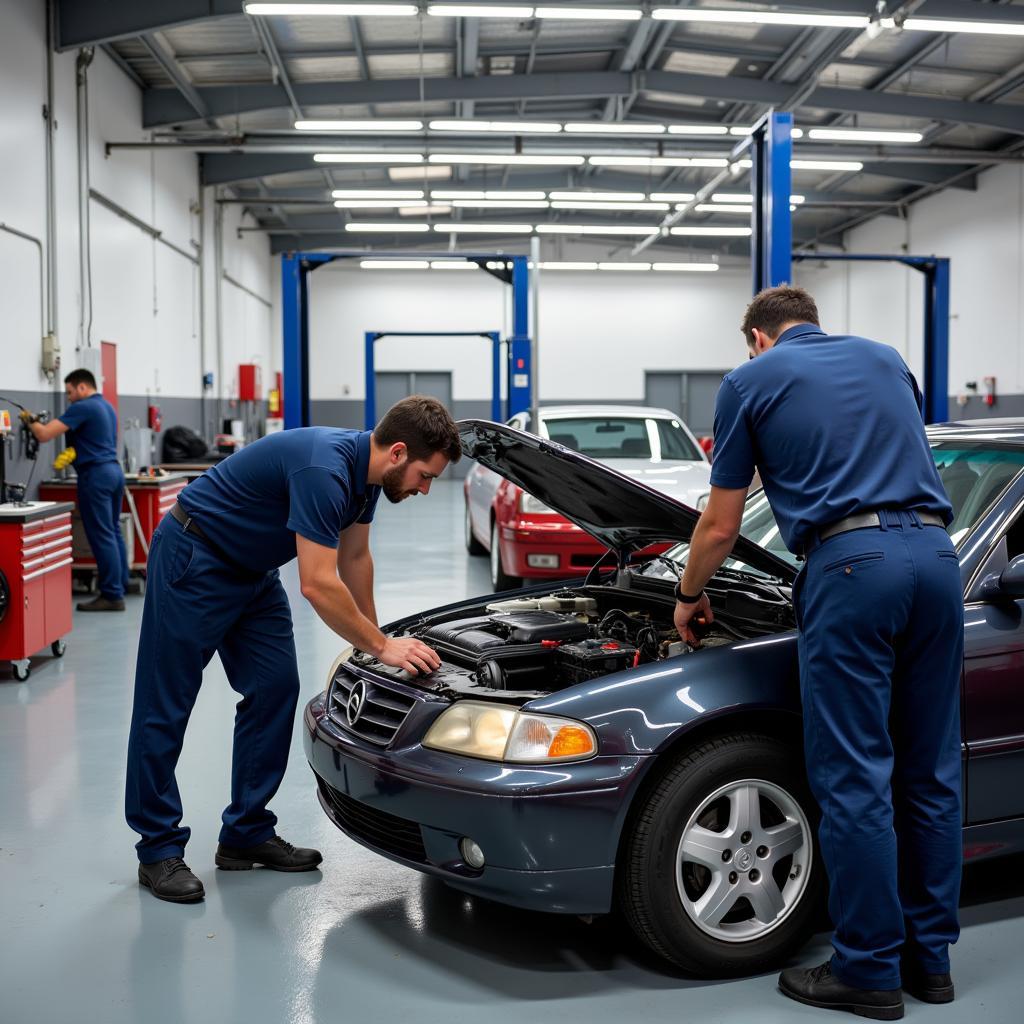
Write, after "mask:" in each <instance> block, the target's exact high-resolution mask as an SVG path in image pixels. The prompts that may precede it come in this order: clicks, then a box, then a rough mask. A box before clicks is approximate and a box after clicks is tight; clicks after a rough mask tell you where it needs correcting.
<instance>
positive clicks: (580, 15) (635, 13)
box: [534, 7, 644, 21]
mask: <svg viewBox="0 0 1024 1024" xmlns="http://www.w3.org/2000/svg"><path fill="white" fill-rule="evenodd" d="M534 13H535V14H536V16H537V17H538V18H562V19H565V20H573V21H575V20H579V21H639V20H640V19H641V18H642V17H643V16H644V12H643V11H641V10H639V9H638V8H636V7H538V8H537V9H536V11H535V12H534Z"/></svg>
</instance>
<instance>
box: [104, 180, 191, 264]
mask: <svg viewBox="0 0 1024 1024" xmlns="http://www.w3.org/2000/svg"><path fill="white" fill-rule="evenodd" d="M89 198H90V199H94V200H95V201H96V202H97V203H99V204H100V206H103V207H105V208H106V209H108V210H109V211H110V212H111V213H114V214H116V215H117V216H118V217H120V218H121V219H122V220H126V221H128V223H129V224H132V225H134V226H135V227H137V228H138V229H139V230H140V231H143V232H145V233H146V234H147V235H149V237H150V238H153V239H155V240H156V241H158V242H160V243H161V244H162V245H166V246H167V248H168V249H170V250H171V251H172V252H176V253H177V254H178V255H179V256H184V257H185V259H187V260H188V261H189V262H190V263H195V264H198V263H199V257H198V256H197V255H196V254H195V253H193V252H189V251H188V250H187V249H182V248H181V246H180V245H175V244H174V242H171V241H168V240H167V239H166V238H164V233H163V232H162V231H161V230H160V229H159V228H155V227H153V225H152V224H147V223H146V221H144V220H143V219H142V218H141V217H136V216H135V214H134V213H132V212H131V211H130V210H126V209H125V208H124V207H123V206H119V205H118V204H117V203H115V202H114V200H113V199H110V198H109V197H108V196H105V195H104V194H103V193H102V192H97V191H96V189H94V188H91V189H89Z"/></svg>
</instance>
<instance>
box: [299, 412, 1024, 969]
mask: <svg viewBox="0 0 1024 1024" xmlns="http://www.w3.org/2000/svg"><path fill="white" fill-rule="evenodd" d="M460 430H461V433H462V442H463V448H464V450H465V452H466V454H467V455H468V456H469V457H470V458H473V459H475V460H477V461H479V462H481V463H483V464H484V465H485V466H487V467H488V468H490V469H493V470H495V471H496V472H498V473H500V474H501V475H503V476H505V477H507V478H508V479H509V480H511V481H512V482H513V483H515V484H517V485H519V486H520V487H522V488H523V489H524V490H526V491H528V492H529V493H530V494H533V495H534V496H535V497H536V498H538V499H539V500H540V501H542V502H544V504H546V505H548V506H550V507H551V508H554V509H555V510H556V511H558V512H560V513H562V514H563V515H564V516H566V517H567V518H568V519H570V520H571V521H573V522H575V523H576V524H577V525H579V526H580V527H581V528H583V529H584V530H586V531H587V532H588V533H590V534H591V535H592V536H594V537H596V538H597V539H598V540H599V541H600V542H601V543H602V544H604V545H605V546H606V547H607V548H608V549H609V559H608V562H607V564H604V565H600V566H597V567H595V568H594V570H593V571H592V572H591V574H590V575H589V577H588V578H587V579H586V580H585V581H583V582H582V583H579V582H573V583H571V584H564V585H562V586H554V585H552V584H550V583H549V584H547V585H545V586H541V587H534V588H532V589H529V590H522V591H519V592H517V593H516V594H515V596H512V597H508V598H507V599H504V600H495V599H494V597H495V595H488V596H487V597H481V598H478V599H475V600H469V601H464V602H461V603H459V604H455V605H449V606H448V607H445V608H439V609H434V610H431V611H427V612H422V613H419V614H416V615H412V616H410V617H408V618H406V619H403V620H401V621H399V622H396V623H393V624H392V625H390V626H388V627H386V632H388V633H390V634H396V635H415V636H417V637H420V638H421V639H423V640H424V641H425V642H427V643H428V644H430V645H431V646H432V647H433V648H434V649H435V650H436V651H437V652H438V653H439V654H440V655H441V658H442V666H441V668H440V669H439V670H438V671H436V672H434V673H433V674H432V675H430V676H427V677H422V678H411V677H409V676H407V675H406V674H405V673H404V672H402V671H401V670H397V669H391V668H388V667H386V666H384V665H381V664H380V663H379V662H377V661H375V660H374V659H373V658H372V657H370V656H369V655H367V654H365V653H361V652H353V651H348V652H346V653H345V654H344V655H343V656H342V657H340V658H339V659H338V661H337V662H336V663H335V665H334V666H333V667H332V669H331V672H330V675H329V680H328V686H327V690H326V691H325V692H324V693H323V694H321V695H320V696H318V697H316V698H315V699H314V700H313V701H311V702H310V703H309V704H308V705H307V707H306V709H305V726H306V728H305V746H306V755H307V758H308V760H309V763H310V765H311V766H312V768H313V771H314V773H315V775H316V781H317V786H318V792H319V798H320V802H321V804H322V806H323V808H324V810H325V811H326V813H327V814H328V816H329V817H330V818H331V820H332V821H333V822H334V823H335V824H336V825H337V826H338V827H339V828H340V829H341V830H342V831H344V832H345V833H346V834H347V835H348V836H350V837H351V838H352V839H354V840H356V841H357V842H360V843H362V844H363V845H365V846H367V847H369V848H370V849H372V850H375V851H377V852H378V853H380V854H382V855H383V856H386V857H389V858H391V859H393V860H397V861H399V862H400V863H403V864H406V865H408V866H409V867H412V868H415V869H417V870H419V871H423V872H427V873H429V874H432V875H436V876H438V877H440V878H442V879H443V880H444V881H445V882H447V883H448V884H450V885H452V886H454V887H456V888H458V889H461V890H464V891H466V892H469V893H474V894H476V895H479V896H484V897H488V898H491V899H494V900H499V901H501V902H504V903H509V904H513V905H515V906H519V907H527V908H532V909H536V910H543V911H550V912H560V913H571V914H580V915H595V914H605V913H608V912H610V911H612V910H613V909H618V910H619V911H620V912H621V913H622V915H623V916H624V918H625V919H626V920H627V921H628V922H629V924H630V925H631V927H632V928H633V930H634V931H635V932H636V934H637V935H638V936H639V937H640V938H641V939H642V940H643V941H644V942H645V943H647V944H648V945H649V946H650V947H651V948H652V949H653V950H655V951H656V952H657V953H659V954H660V955H661V956H663V957H664V958H666V959H667V960H669V961H671V962H672V963H674V964H675V965H677V966H679V967H681V968H683V969H685V970H687V971H690V972H692V973H694V974H698V975H701V976H705V977H708V976H728V975H736V974H744V973H752V972H756V971H761V970H764V969H766V968H768V967H770V966H772V965H774V964H777V963H778V962H779V961H781V960H783V959H784V958H786V957H787V956H789V955H790V954H791V953H793V952H794V950H795V949H796V948H797V947H798V946H799V945H800V944H801V943H802V942H803V941H804V940H805V938H806V936H807V934H808V932H809V930H810V928H811V926H812V924H813V922H814V919H815V915H816V914H817V913H818V912H819V907H820V905H821V895H822V893H823V891H824V890H823V882H824V879H823V869H822V865H821V859H820V857H819V855H818V852H817V845H816V838H815V819H816V814H817V811H816V807H815V804H814V801H813V800H812V798H811V796H810V793H809V792H808V788H807V783H806V780H805V777H804V771H803V754H802V750H801V738H800V736H801V722H800V705H799V690H798V683H797V654H796V633H795V623H794V619H793V608H792V601H791V585H792V582H793V580H794V578H795V576H796V573H797V571H798V569H799V564H798V563H797V562H796V560H795V559H794V558H793V556H791V555H790V554H789V553H788V552H787V551H786V550H785V548H784V547H783V545H782V542H781V539H780V538H779V534H778V528H777V526H776V524H775V521H774V519H773V518H772V515H771V509H770V508H769V507H768V504H767V501H766V500H765V498H764V496H763V495H762V494H754V495H752V497H751V498H750V499H749V501H748V505H747V509H746V513H745V515H744V521H743V529H742V534H741V537H740V539H739V541H738V542H737V544H736V546H735V548H734V549H733V552H732V556H731V558H730V559H729V560H728V561H727V563H726V564H725V566H723V568H722V569H721V570H720V571H719V573H718V574H717V575H716V576H715V577H714V579H713V580H712V581H711V584H710V585H709V587H708V594H709V596H710V598H711V603H712V606H713V608H714V612H715V621H714V624H713V625H712V626H711V627H710V628H708V629H707V630H706V635H704V636H703V637H702V642H701V644H700V646H699V648H697V649H693V648H691V647H689V646H688V645H686V644H685V643H683V642H682V641H680V639H679V636H678V634H677V633H676V631H675V629H674V628H673V625H672V612H673V607H674V602H673V596H672V587H673V585H674V582H675V580H676V579H677V578H678V573H679V571H680V569H681V567H682V566H683V565H684V564H685V561H686V556H687V541H688V539H689V537H690V536H691V535H692V532H693V528H694V526H695V524H696V522H697V519H698V515H699V514H698V513H697V512H696V511H695V510H693V509H691V508H689V507H687V506H685V505H681V504H679V503H678V502H676V501H674V500H673V499H671V498H668V497H666V496H665V495H663V494H661V493H660V492H657V491H653V490H651V489H649V488H647V487H645V486H644V485H642V484H640V483H638V482H636V481H634V480H632V479H630V478H629V477H626V476H622V475H620V474H618V473H616V472H615V471H613V470H611V469H609V468H607V467H606V466H603V465H601V464H599V463H596V462H593V461H592V460H590V459H588V458H586V457H585V456H582V455H580V454H578V453H576V452H573V451H570V450H569V449H566V448H563V447H561V446H560V445H558V444H555V443H553V442H550V441H547V440H543V439H541V438H538V437H535V436H533V435H531V434H526V433H523V432H521V431H517V430H515V429H513V428H511V427H507V426H501V425H499V424H495V423H489V422H484V421H464V422H462V423H460ZM929 437H930V440H931V444H932V450H933V455H934V458H935V460H936V463H937V465H938V467H939V471H940V474H941V476H942V479H943V483H944V485H945V487H946V489H947V491H948V492H949V495H950V498H951V500H952V502H953V505H954V509H955V513H956V518H955V520H954V521H953V523H952V525H951V526H950V532H951V534H952V536H953V539H954V541H955V543H956V545H957V550H958V553H959V556H960V561H961V573H962V578H963V583H964V595H965V597H964V599H965V603H966V605H965V617H966V634H965V635H966V654H965V670H964V716H963V722H964V735H963V741H964V745H963V751H964V768H965V770H964V809H965V819H964V844H965V853H966V856H967V857H968V858H969V859H980V858H983V857H988V856H994V855H998V854H1003V853H1010V852H1017V851H1020V850H1022V849H1024V684H1022V679H1024V675H1022V665H1024V627H1022V614H1024V600H1022V599H1024V422H1020V421H1018V422H1012V423H1011V422H1005V421H1003V422H1000V421H989V422H986V423H979V424H952V425H946V426H943V427H938V428H930V430H929ZM665 541H675V542H676V545H675V546H674V547H672V548H670V549H669V550H668V551H666V552H665V554H662V555H658V556H656V557H654V558H647V559H646V560H645V561H634V560H633V556H634V555H635V554H636V553H637V552H640V551H642V550H643V549H645V548H647V549H649V548H650V546H651V545H652V544H655V543H657V542H665ZM825 543H826V545H827V544H828V543H829V542H828V541H826V542H825ZM850 628H851V629H853V630H855V629H856V628H857V624H856V623H855V622H851V623H850Z"/></svg>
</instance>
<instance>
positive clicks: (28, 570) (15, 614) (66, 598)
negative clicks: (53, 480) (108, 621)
mask: <svg viewBox="0 0 1024 1024" xmlns="http://www.w3.org/2000/svg"><path fill="white" fill-rule="evenodd" d="M72 508H73V506H72V505H71V504H69V503H68V502H53V501H33V502H29V503H28V504H27V505H25V506H21V507H19V506H14V505H4V506H0V661H10V662H11V663H12V667H13V669H14V676H15V678H16V679H19V680H25V679H28V676H29V672H30V671H31V669H30V666H29V663H28V658H29V657H30V656H31V655H33V654H36V653H38V652H39V651H41V650H42V649H43V648H44V647H46V646H49V647H50V649H51V650H52V652H53V653H54V655H56V656H57V657H60V656H61V655H62V654H63V653H64V640H63V637H64V636H65V634H67V633H70V632H71V561H72V559H71V511H72Z"/></svg>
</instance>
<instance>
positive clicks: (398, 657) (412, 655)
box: [377, 637, 441, 676]
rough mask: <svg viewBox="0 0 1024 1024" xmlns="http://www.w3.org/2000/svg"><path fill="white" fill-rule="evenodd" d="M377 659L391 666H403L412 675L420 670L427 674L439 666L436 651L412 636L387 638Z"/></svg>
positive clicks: (439, 660) (439, 661)
mask: <svg viewBox="0 0 1024 1024" xmlns="http://www.w3.org/2000/svg"><path fill="white" fill-rule="evenodd" d="M377 660H378V661H382V662H384V664H385V665H391V666H392V667H393V668H404V669H405V671H406V672H408V673H409V674H410V675H414V676H415V675H419V674H420V672H423V673H424V674H425V675H429V674H430V673H431V672H433V671H435V670H436V669H439V668H440V667H441V659H440V658H439V657H438V656H437V652H436V651H434V650H433V649H432V648H430V647H428V646H427V645H426V644H425V643H423V641H422V640H417V639H415V638H414V637H400V638H399V637H391V638H389V639H388V640H386V641H385V643H384V650H382V651H381V652H380V654H378V655H377Z"/></svg>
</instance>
